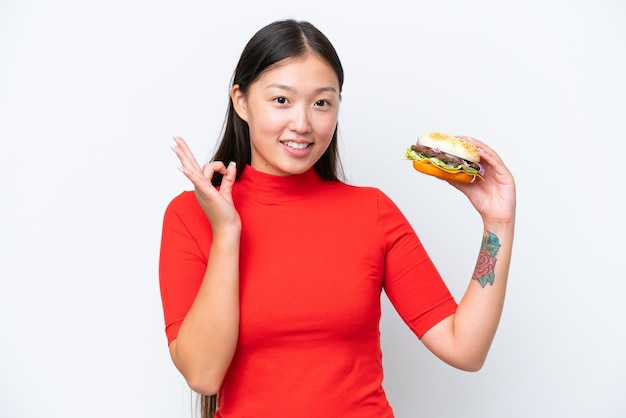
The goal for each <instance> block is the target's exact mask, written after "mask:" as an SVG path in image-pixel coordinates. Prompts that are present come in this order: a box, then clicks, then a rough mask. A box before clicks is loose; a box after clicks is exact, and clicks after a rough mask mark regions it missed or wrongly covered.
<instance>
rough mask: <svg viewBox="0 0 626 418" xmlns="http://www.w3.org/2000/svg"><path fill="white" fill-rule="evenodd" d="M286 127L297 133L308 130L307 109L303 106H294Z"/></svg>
mask: <svg viewBox="0 0 626 418" xmlns="http://www.w3.org/2000/svg"><path fill="white" fill-rule="evenodd" d="M288 127H289V129H290V130H292V131H294V132H298V133H305V132H309V131H310V130H311V117H310V115H309V109H308V108H307V107H305V106H294V107H293V112H292V114H291V120H290V121H289V126H288Z"/></svg>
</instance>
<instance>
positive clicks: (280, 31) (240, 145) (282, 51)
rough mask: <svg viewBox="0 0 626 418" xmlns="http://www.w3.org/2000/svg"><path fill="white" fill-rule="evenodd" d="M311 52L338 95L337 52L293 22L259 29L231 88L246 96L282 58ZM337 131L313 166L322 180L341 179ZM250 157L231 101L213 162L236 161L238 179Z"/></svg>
mask: <svg viewBox="0 0 626 418" xmlns="http://www.w3.org/2000/svg"><path fill="white" fill-rule="evenodd" d="M310 53H313V54H315V55H317V56H319V57H320V58H322V59H323V60H325V61H326V62H327V63H328V64H329V65H330V66H331V67H332V68H333V70H335V73H336V74H337V78H338V80H339V93H340V94H341V89H342V86H343V67H342V65H341V61H340V60H339V57H338V55H337V51H335V48H334V47H333V45H332V44H331V42H330V41H329V40H328V38H327V37H326V36H325V35H324V34H323V33H322V32H321V31H320V30H319V29H317V28H316V27H315V26H313V25H312V24H311V23H309V22H306V21H296V20H293V19H287V20H278V21H275V22H273V23H270V24H269V25H267V26H265V27H263V28H261V29H260V30H259V31H258V32H257V33H256V34H255V35H254V36H253V37H252V38H251V39H250V41H248V43H247V45H246V47H245V48H244V50H243V52H242V53H241V57H240V58H239V63H238V64H237V67H236V68H235V72H234V74H233V78H232V83H231V88H232V86H234V85H236V84H238V85H239V89H240V90H241V91H242V92H243V94H246V93H247V92H248V88H249V87H250V85H251V84H252V83H253V82H254V81H256V80H257V79H258V78H259V77H260V76H261V74H262V73H263V71H265V70H266V69H268V67H271V66H272V65H274V64H276V63H277V62H279V61H282V60H284V59H287V58H299V57H304V56H306V54H310ZM337 129H338V126H337V127H335V132H334V133H333V137H332V139H331V141H330V144H329V146H328V148H327V149H326V152H324V154H323V155H322V156H321V157H320V159H319V160H318V161H317V162H316V163H315V170H316V171H317V173H318V174H319V175H320V177H322V178H323V179H325V180H331V181H337V180H341V179H343V178H344V173H343V169H342V166H341V161H340V159H339V149H338V146H337ZM251 156H252V152H251V148H250V129H249V127H248V123H247V122H246V121H244V120H243V119H241V118H240V117H239V115H237V112H235V108H234V105H233V101H232V98H231V99H230V100H229V105H228V110H227V113H226V120H225V122H224V128H223V132H222V139H221V141H220V143H219V144H218V146H217V149H216V151H215V155H214V156H213V158H212V160H213V161H223V162H224V163H225V164H228V163H229V162H230V161H235V162H236V163H237V179H238V178H239V176H241V173H243V171H244V169H245V167H246V165H249V164H250V163H251ZM221 181H222V176H221V175H215V176H214V177H213V184H214V185H215V186H217V185H219V184H220V183H221Z"/></svg>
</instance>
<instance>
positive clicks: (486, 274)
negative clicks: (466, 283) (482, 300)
mask: <svg viewBox="0 0 626 418" xmlns="http://www.w3.org/2000/svg"><path fill="white" fill-rule="evenodd" d="M499 249H500V240H498V237H497V236H496V235H495V234H493V233H491V232H489V231H487V235H486V236H484V237H483V243H482V245H481V247H480V253H478V261H477V262H476V268H474V274H473V275H472V280H476V281H478V283H480V285H481V287H485V286H487V283H489V284H490V285H492V286H493V282H494V280H495V278H496V275H495V272H494V270H495V268H496V260H497V259H496V254H498V250H499Z"/></svg>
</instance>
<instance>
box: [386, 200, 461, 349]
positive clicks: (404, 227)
mask: <svg viewBox="0 0 626 418" xmlns="http://www.w3.org/2000/svg"><path fill="white" fill-rule="evenodd" d="M378 201H379V217H380V225H381V227H382V229H383V231H382V233H383V236H384V242H385V254H386V255H385V275H384V278H383V288H384V290H385V293H386V294H387V296H388V297H389V300H390V302H391V303H392V305H393V306H394V308H395V309H396V311H397V312H398V314H399V315H400V317H401V318H402V320H403V321H404V322H405V323H406V324H407V325H408V326H409V328H410V329H411V330H412V331H413V332H414V333H415V335H417V337H418V338H420V339H421V338H422V336H423V335H424V334H425V333H426V331H428V330H429V329H430V328H432V327H433V326H434V325H436V324H437V323H438V322H439V321H441V320H442V319H444V318H447V317H448V316H450V315H452V314H453V313H455V312H456V308H457V303H456V301H455V300H454V298H453V297H452V294H451V293H450V290H449V289H448V287H447V286H446V284H445V283H444V281H443V279H442V278H441V276H440V274H439V272H438V270H437V269H436V267H435V265H434V264H433V262H432V260H431V259H430V257H429V256H428V254H427V253H426V250H425V249H424V247H423V246H422V243H421V242H420V240H419V238H418V237H417V234H416V233H415V231H414V230H413V227H412V226H411V225H410V224H409V222H408V220H407V219H406V217H405V216H404V215H403V214H402V213H401V211H400V210H399V209H398V207H397V206H396V205H395V204H394V203H393V202H392V201H391V199H389V197H387V196H386V195H385V194H384V193H382V192H380V196H379V199H378Z"/></svg>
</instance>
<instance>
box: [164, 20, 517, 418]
mask: <svg viewBox="0 0 626 418" xmlns="http://www.w3.org/2000/svg"><path fill="white" fill-rule="evenodd" d="M342 85H343V70H342V66H341V63H340V60H339V58H338V57H337V54H336V52H335V49H334V48H333V46H332V44H331V43H330V42H329V41H328V39H327V38H326V37H325V36H324V35H323V34H322V33H321V32H320V31H319V30H317V29H316V28H315V27H314V26H312V25H311V24H309V23H307V22H298V21H293V20H284V21H277V22H273V23H271V24H269V25H268V26H266V27H264V28H262V29H261V30H260V31H259V32H257V33H256V34H255V35H254V36H253V37H252V39H251V40H250V41H249V43H248V44H247V45H246V47H245V49H244V50H243V53H242V55H241V58H240V61H239V63H238V65H237V68H236V70H235V73H234V77H233V83H232V89H231V96H230V99H231V100H230V103H229V109H228V114H227V120H226V125H225V128H224V132H223V138H222V141H221V143H220V145H219V148H218V150H217V152H216V154H215V156H214V158H213V159H212V160H211V162H209V163H207V164H205V165H203V166H201V165H200V164H198V162H197V161H196V159H195V158H194V156H193V154H192V152H191V151H190V149H189V147H188V146H187V144H186V143H185V141H184V140H183V139H182V138H180V137H176V138H174V140H175V144H174V145H173V147H172V148H173V150H174V152H175V153H176V155H177V156H178V158H179V159H180V162H181V165H182V171H183V173H184V175H185V176H187V178H188V179H189V180H190V181H191V182H192V183H193V186H194V190H193V191H185V192H182V193H181V194H180V195H178V196H177V197H175V198H174V199H173V200H172V202H171V203H170V204H169V206H168V208H167V210H166V212H165V216H164V222H163V232H162V242H161V258H160V284H161V293H162V301H163V308H164V315H165V323H166V334H167V338H168V342H169V349H170V353H171V357H172V360H173V362H174V364H175V365H176V367H177V368H178V370H180V372H181V373H182V375H183V376H184V377H185V379H186V381H187V383H188V384H189V386H190V387H191V389H193V390H194V391H196V392H198V393H200V394H202V395H204V396H205V399H208V397H211V399H212V400H215V396H214V395H215V394H217V393H219V397H218V398H217V399H218V401H219V410H218V411H217V413H216V416H219V417H222V418H228V417H237V418H239V417H253V416H254V417H262V416H272V417H289V418H293V417H299V418H303V417H304V418H306V417H314V416H315V417H317V416H319V415H325V414H331V415H332V416H336V417H342V418H346V417H358V418H363V417H376V418H384V417H393V411H392V408H391V406H390V405H389V403H388V401H387V398H386V396H385V392H384V390H383V387H382V380H383V370H382V353H381V348H380V334H379V320H380V314H381V305H380V295H381V292H382V291H385V292H386V294H387V295H388V296H389V299H390V300H391V302H392V303H393V305H394V307H395V308H396V310H397V311H398V313H399V315H401V317H402V318H403V319H404V320H405V321H406V322H407V323H408V324H409V326H410V328H411V329H412V330H413V332H414V333H415V334H416V336H417V337H418V338H420V339H421V341H422V342H423V343H424V344H425V345H426V346H427V347H428V348H429V349H430V350H431V351H432V352H433V353H434V354H435V355H436V356H438V357H439V358H441V359H442V360H443V361H445V362H447V363H449V364H450V365H452V366H454V367H457V368H460V369H463V370H470V371H475V370H478V369H480V368H481V366H482V365H483V362H484V361H485V358H486V356H487V352H488V350H489V347H490V344H491V342H492V340H493V337H494V335H495V332H496V328H497V325H498V321H499V319H500V316H501V312H502V305H503V301H504V295H505V288H506V282H507V275H508V269H509V259H510V256H511V248H512V243H513V230H514V218H515V185H514V180H513V177H512V175H511V174H510V172H509V171H508V169H507V168H506V166H505V165H504V163H503V162H502V160H501V159H500V157H499V156H498V155H497V154H496V153H495V152H494V151H493V150H492V149H491V148H489V147H488V146H487V145H486V144H484V143H482V142H480V141H477V140H472V141H473V142H474V143H475V144H476V145H477V146H479V147H480V148H481V162H482V164H483V166H484V170H485V176H484V177H485V181H477V182H475V183H472V184H453V183H451V184H452V185H453V186H454V187H456V188H457V189H459V190H460V191H461V192H462V193H464V194H465V195H466V196H467V197H468V198H469V200H470V202H471V203H472V205H473V206H474V207H475V209H476V210H477V211H478V213H479V214H480V216H481V217H482V220H483V222H484V235H483V237H482V242H483V246H482V248H481V252H480V254H479V261H478V263H477V268H476V270H475V271H474V273H473V274H471V276H472V280H470V283H469V286H468V288H467V291H466V293H465V295H464V296H463V298H462V300H461V301H460V302H459V303H457V302H456V301H455V300H454V299H453V297H452V296H451V294H450V292H449V290H448V288H447V287H446V285H445V283H444V281H443V280H442V278H441V277H440V275H439V273H438V271H437V269H436V268H435V266H434V265H433V263H432V261H431V260H430V258H429V257H428V255H427V253H426V251H425V249H424V248H423V247H422V245H421V243H420V241H419V239H418V237H417V236H416V234H415V232H414V230H413V228H412V227H411V225H410V224H409V223H408V222H407V220H406V218H405V217H404V216H403V214H402V213H401V212H400V210H399V209H398V208H397V207H396V205H395V204H394V203H393V202H392V201H391V200H390V199H389V198H388V197H387V196H386V195H385V194H384V193H382V192H381V191H380V190H378V189H376V188H369V187H356V186H352V185H349V184H346V183H345V182H343V181H342V178H343V177H342V173H341V166H340V161H339V156H338V154H337V121H338V114H339V104H340V101H341V89H342ZM477 238H478V237H477ZM485 259H486V260H487V261H488V262H489V263H488V264H489V265H490V267H489V268H488V269H487V270H483V269H482V268H483V261H484V260H485ZM468 273H470V272H468ZM486 274H489V278H490V280H487V281H485V280H484V279H485V277H484V276H485V275H486ZM468 275H470V274H468ZM211 413H213V412H212V411H211Z"/></svg>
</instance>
